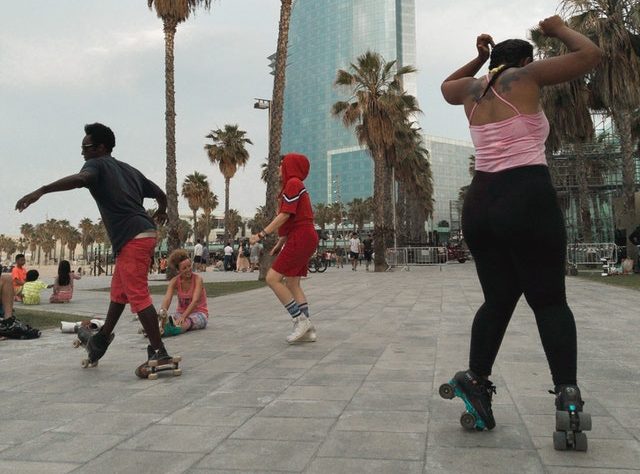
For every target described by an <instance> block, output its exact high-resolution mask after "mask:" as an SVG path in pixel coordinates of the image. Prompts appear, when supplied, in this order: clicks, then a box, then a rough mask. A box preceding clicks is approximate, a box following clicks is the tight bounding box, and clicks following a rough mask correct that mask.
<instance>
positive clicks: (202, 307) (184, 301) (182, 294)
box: [176, 275, 209, 316]
mask: <svg viewBox="0 0 640 474" xmlns="http://www.w3.org/2000/svg"><path fill="white" fill-rule="evenodd" d="M195 285H196V276H195V275H193V276H192V277H191V286H190V287H189V289H188V290H187V291H182V285H181V284H180V279H178V281H177V282H176V288H177V290H178V310H177V311H178V313H180V314H182V313H184V310H185V309H187V306H189V305H190V304H191V295H193V290H194V288H195ZM193 312H194V313H203V314H205V315H207V316H209V310H208V309H207V292H206V291H205V289H204V285H202V291H201V292H200V299H199V300H198V304H197V305H196V307H195V308H193Z"/></svg>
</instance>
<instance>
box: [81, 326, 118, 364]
mask: <svg viewBox="0 0 640 474" xmlns="http://www.w3.org/2000/svg"><path fill="white" fill-rule="evenodd" d="M114 337H115V334H113V333H111V334H109V335H108V336H105V335H104V334H103V333H102V331H98V332H97V333H95V334H94V335H93V336H91V337H89V339H88V340H87V347H86V349H87V354H88V357H87V358H86V359H84V360H83V361H82V367H83V368H85V369H86V368H87V367H95V366H97V365H98V361H99V360H100V359H101V358H102V356H103V355H104V354H105V352H107V348H108V347H109V344H111V341H113V338H114Z"/></svg>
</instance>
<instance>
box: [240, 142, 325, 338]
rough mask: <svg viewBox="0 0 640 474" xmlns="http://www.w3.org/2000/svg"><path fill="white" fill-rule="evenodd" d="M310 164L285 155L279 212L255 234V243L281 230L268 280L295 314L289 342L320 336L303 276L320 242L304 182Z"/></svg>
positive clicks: (282, 166) (282, 164) (276, 293)
mask: <svg viewBox="0 0 640 474" xmlns="http://www.w3.org/2000/svg"><path fill="white" fill-rule="evenodd" d="M309 166H310V165H309V160H308V159H307V157H306V156H304V155H300V154H297V153H289V154H287V155H285V156H284V158H283V159H282V162H281V163H280V179H281V182H282V192H281V195H280V206H279V208H278V215H277V216H276V217H275V218H274V219H273V220H272V221H271V222H270V223H269V225H267V226H266V227H265V228H264V229H262V230H261V231H260V232H258V233H257V234H254V235H252V236H251V243H252V244H253V243H255V242H258V241H260V240H262V239H264V238H265V237H266V236H267V235H269V234H271V233H272V232H276V231H277V232H278V236H279V239H278V242H277V243H276V245H275V246H274V247H273V249H272V250H271V255H278V257H277V258H276V260H275V261H274V262H273V265H272V266H271V268H270V269H269V271H268V273H267V277H266V281H267V285H269V287H270V288H271V289H272V290H273V292H274V293H275V295H276V296H277V297H278V299H279V300H280V302H281V303H282V304H283V305H284V307H285V309H286V310H287V311H288V312H289V314H290V315H291V317H292V318H293V332H292V333H291V334H290V335H289V336H288V337H287V342H288V343H289V344H293V343H295V342H313V341H315V340H316V330H315V327H314V326H313V324H311V320H310V319H309V305H308V303H307V297H306V296H305V294H304V292H303V291H302V288H301V287H300V277H303V276H307V265H308V263H309V259H310V258H311V256H312V255H313V253H314V252H315V251H316V248H317V246H318V234H317V233H316V230H315V228H314V226H313V209H312V207H311V199H310V198H309V193H308V192H307V189H306V188H305V186H304V182H303V181H304V179H305V178H306V177H307V176H308V174H309ZM285 277H286V278H285Z"/></svg>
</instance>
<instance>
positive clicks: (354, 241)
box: [349, 232, 360, 272]
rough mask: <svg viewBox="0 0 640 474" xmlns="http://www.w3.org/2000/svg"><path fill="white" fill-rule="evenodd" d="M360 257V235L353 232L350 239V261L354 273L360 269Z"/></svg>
mask: <svg viewBox="0 0 640 474" xmlns="http://www.w3.org/2000/svg"><path fill="white" fill-rule="evenodd" d="M359 257H360V239H359V238H358V234H357V233H356V232H353V233H352V234H351V239H349V259H350V260H351V270H353V271H354V272H355V271H356V270H357V267H358V258H359Z"/></svg>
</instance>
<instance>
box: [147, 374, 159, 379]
mask: <svg viewBox="0 0 640 474" xmlns="http://www.w3.org/2000/svg"><path fill="white" fill-rule="evenodd" d="M147 378H148V379H149V380H156V379H157V378H158V374H156V373H151V374H149V376H148V377H147Z"/></svg>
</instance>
